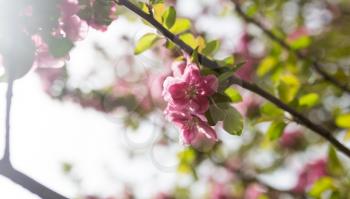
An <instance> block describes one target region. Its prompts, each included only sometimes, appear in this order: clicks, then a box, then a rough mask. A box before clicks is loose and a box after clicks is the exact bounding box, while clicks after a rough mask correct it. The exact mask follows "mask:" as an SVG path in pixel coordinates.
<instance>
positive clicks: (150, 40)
mask: <svg viewBox="0 0 350 199" xmlns="http://www.w3.org/2000/svg"><path fill="white" fill-rule="evenodd" d="M159 39H160V37H159V36H158V35H157V34H154V33H148V34H145V35H143V36H142V37H141V38H140V39H139V41H138V42H137V44H136V47H135V51H134V53H135V55H138V54H140V53H142V52H144V51H146V50H148V49H149V48H151V47H152V46H153V45H154V44H155V43H156V42H157V41H158V40H159Z"/></svg>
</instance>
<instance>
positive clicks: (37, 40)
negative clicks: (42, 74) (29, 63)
mask: <svg viewBox="0 0 350 199" xmlns="http://www.w3.org/2000/svg"><path fill="white" fill-rule="evenodd" d="M32 40H33V42H34V44H35V47H36V52H35V60H34V67H44V68H48V67H52V68H59V67H62V66H63V65H64V63H65V59H66V58H64V57H63V58H55V57H53V56H52V55H51V54H50V52H49V47H48V45H47V44H46V43H45V41H44V40H43V39H42V38H41V37H40V36H39V35H34V36H32Z"/></svg>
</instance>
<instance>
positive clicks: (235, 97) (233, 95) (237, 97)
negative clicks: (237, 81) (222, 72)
mask: <svg viewBox="0 0 350 199" xmlns="http://www.w3.org/2000/svg"><path fill="white" fill-rule="evenodd" d="M225 94H226V95H227V96H228V97H229V98H230V99H231V101H232V102H240V101H242V96H241V94H239V92H238V91H237V90H236V89H235V88H234V87H228V88H227V89H226V90H225Z"/></svg>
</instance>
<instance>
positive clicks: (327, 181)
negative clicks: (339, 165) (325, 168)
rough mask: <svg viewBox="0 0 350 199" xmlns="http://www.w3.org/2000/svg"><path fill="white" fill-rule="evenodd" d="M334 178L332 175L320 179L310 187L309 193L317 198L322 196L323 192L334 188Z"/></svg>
mask: <svg viewBox="0 0 350 199" xmlns="http://www.w3.org/2000/svg"><path fill="white" fill-rule="evenodd" d="M334 188H335V187H334V185H333V179H332V178H330V177H322V178H320V179H318V180H317V181H316V182H315V183H314V184H313V185H312V187H311V188H310V191H309V195H310V196H311V197H315V198H321V196H322V193H323V192H325V191H327V190H333V189H334Z"/></svg>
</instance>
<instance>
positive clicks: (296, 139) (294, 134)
mask: <svg viewBox="0 0 350 199" xmlns="http://www.w3.org/2000/svg"><path fill="white" fill-rule="evenodd" d="M302 138H303V133H302V132H301V131H300V130H298V129H297V130H292V131H285V132H284V133H283V135H282V137H281V139H280V145H281V147H284V148H293V147H295V146H296V145H297V144H298V143H300V141H301V139H302Z"/></svg>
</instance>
